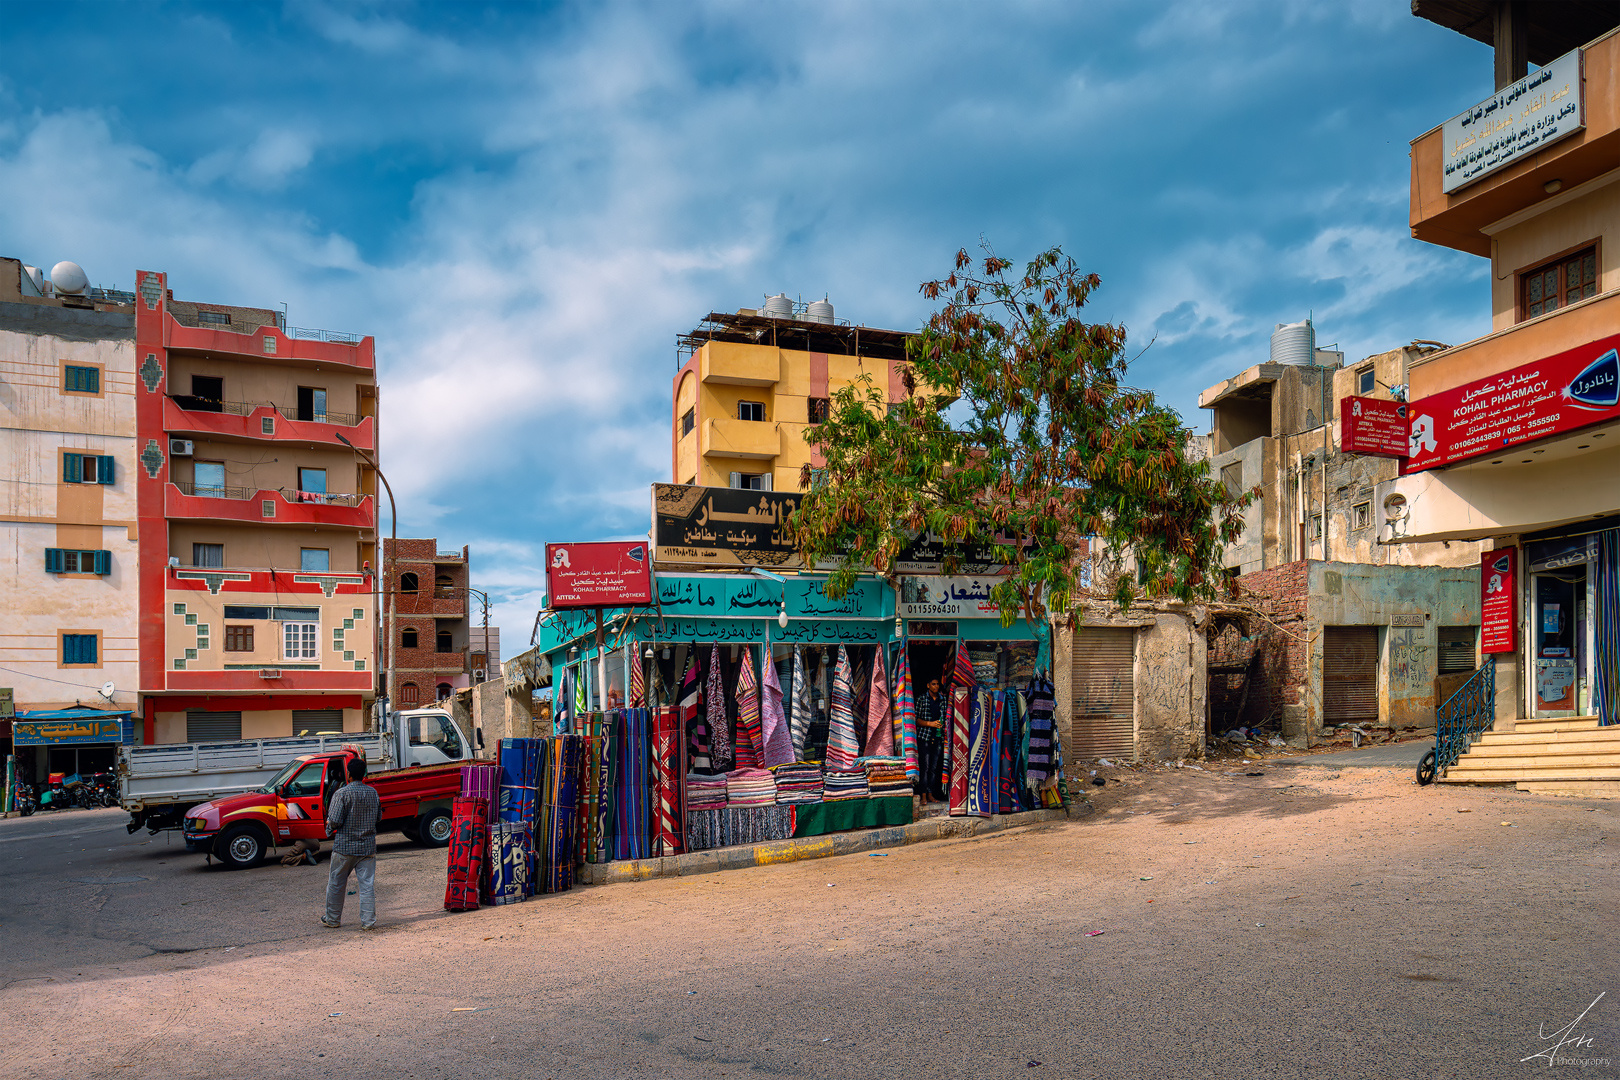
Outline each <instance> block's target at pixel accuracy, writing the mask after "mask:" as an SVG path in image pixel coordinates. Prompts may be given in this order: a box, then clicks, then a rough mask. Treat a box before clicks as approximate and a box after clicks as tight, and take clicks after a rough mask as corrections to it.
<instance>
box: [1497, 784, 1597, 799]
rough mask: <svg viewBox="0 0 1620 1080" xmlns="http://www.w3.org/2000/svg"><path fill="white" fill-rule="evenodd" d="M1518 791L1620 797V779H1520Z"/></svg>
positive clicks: (1538, 793)
mask: <svg viewBox="0 0 1620 1080" xmlns="http://www.w3.org/2000/svg"><path fill="white" fill-rule="evenodd" d="M1518 787H1519V790H1520V791H1529V792H1533V793H1535V794H1537V795H1578V796H1581V797H1584V798H1588V799H1620V780H1528V781H1526V780H1521V781H1519V784H1518Z"/></svg>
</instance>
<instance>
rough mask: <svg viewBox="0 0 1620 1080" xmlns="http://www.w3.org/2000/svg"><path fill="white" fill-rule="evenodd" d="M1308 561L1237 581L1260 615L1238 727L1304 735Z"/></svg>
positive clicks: (1240, 593) (1286, 735) (1291, 736)
mask: <svg viewBox="0 0 1620 1080" xmlns="http://www.w3.org/2000/svg"><path fill="white" fill-rule="evenodd" d="M1309 565H1310V564H1309V563H1307V562H1306V561H1305V560H1303V559H1300V560H1296V561H1295V562H1291V563H1285V564H1283V565H1282V566H1279V567H1276V568H1274V569H1271V570H1262V571H1260V572H1259V573H1256V574H1245V575H1243V576H1242V577H1240V578H1238V579H1237V586H1238V598H1239V600H1241V601H1242V602H1244V603H1247V604H1250V605H1252V606H1253V607H1255V608H1256V609H1257V610H1258V611H1259V612H1261V614H1262V615H1263V616H1264V618H1263V619H1261V620H1260V625H1259V626H1258V628H1257V633H1258V637H1259V639H1260V640H1259V643H1258V645H1257V646H1256V656H1255V660H1254V663H1253V665H1252V666H1251V667H1250V668H1249V679H1250V686H1249V694H1248V699H1247V701H1246V702H1245V704H1244V708H1243V712H1242V714H1241V716H1240V717H1239V720H1240V726H1242V727H1262V728H1266V729H1267V730H1270V731H1274V732H1278V733H1280V734H1281V735H1282V736H1283V738H1285V739H1303V737H1304V735H1305V724H1306V720H1307V709H1306V694H1307V690H1308V680H1309V666H1308V660H1309V652H1308V649H1307V647H1306V643H1307V640H1308V636H1307V623H1306V616H1307V614H1308V609H1309V586H1310V571H1309ZM1216 734H1220V733H1219V732H1217V733H1216Z"/></svg>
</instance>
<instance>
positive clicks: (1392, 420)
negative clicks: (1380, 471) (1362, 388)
mask: <svg viewBox="0 0 1620 1080" xmlns="http://www.w3.org/2000/svg"><path fill="white" fill-rule="evenodd" d="M1339 420H1340V429H1341V430H1340V437H1339V445H1340V447H1341V448H1342V449H1343V450H1344V452H1345V453H1347V454H1371V455H1374V456H1376V457H1395V458H1399V457H1405V456H1406V439H1407V430H1406V404H1405V403H1404V402H1400V401H1390V400H1388V399H1386V398H1374V397H1347V398H1341V399H1340V401H1339Z"/></svg>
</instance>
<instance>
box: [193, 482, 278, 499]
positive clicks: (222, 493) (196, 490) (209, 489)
mask: <svg viewBox="0 0 1620 1080" xmlns="http://www.w3.org/2000/svg"><path fill="white" fill-rule="evenodd" d="M174 486H175V487H177V488H179V489H180V494H182V495H201V496H202V497H203V498H206V499H251V498H253V495H254V493H255V492H256V491H258V488H246V487H213V486H211V485H206V484H204V485H199V484H194V483H192V482H191V481H190V480H176V481H175V482H174Z"/></svg>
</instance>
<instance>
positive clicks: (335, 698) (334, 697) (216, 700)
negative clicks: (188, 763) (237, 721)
mask: <svg viewBox="0 0 1620 1080" xmlns="http://www.w3.org/2000/svg"><path fill="white" fill-rule="evenodd" d="M363 706H364V702H363V701H362V699H361V697H360V695H359V694H231V695H228V696H227V695H223V694H172V695H164V696H163V697H160V698H153V699H152V709H153V710H157V709H161V710H163V711H164V712H185V711H186V710H187V709H198V710H206V711H219V712H227V711H229V712H234V711H236V710H238V709H240V710H241V711H242V712H259V711H266V710H271V709H359V708H362V707H363ZM149 711H152V710H149ZM150 722H151V721H150V720H148V723H150ZM148 741H150V740H148Z"/></svg>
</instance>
